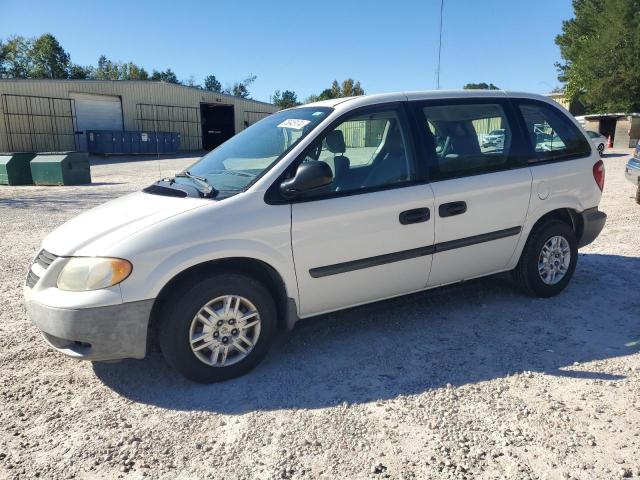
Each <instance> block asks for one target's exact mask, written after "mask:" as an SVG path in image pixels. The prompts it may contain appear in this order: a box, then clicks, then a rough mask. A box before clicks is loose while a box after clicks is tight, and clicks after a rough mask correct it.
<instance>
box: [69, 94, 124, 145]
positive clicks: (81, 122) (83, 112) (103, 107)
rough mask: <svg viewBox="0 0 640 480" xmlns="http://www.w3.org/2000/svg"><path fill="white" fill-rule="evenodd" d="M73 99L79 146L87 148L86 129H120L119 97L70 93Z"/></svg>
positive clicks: (120, 107)
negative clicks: (79, 133)
mask: <svg viewBox="0 0 640 480" xmlns="http://www.w3.org/2000/svg"><path fill="white" fill-rule="evenodd" d="M69 96H70V97H71V98H73V99H74V100H75V105H76V119H77V122H78V131H79V132H82V134H81V135H79V147H80V149H81V150H86V149H87V138H86V131H87V130H122V103H121V102H120V97H114V96H110V95H94V94H90V93H70V94H69Z"/></svg>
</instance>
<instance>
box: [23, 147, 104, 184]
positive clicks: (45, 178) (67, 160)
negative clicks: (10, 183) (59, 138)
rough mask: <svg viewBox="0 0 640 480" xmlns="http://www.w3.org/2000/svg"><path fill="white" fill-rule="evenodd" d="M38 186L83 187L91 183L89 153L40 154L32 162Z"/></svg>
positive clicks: (32, 169)
mask: <svg viewBox="0 0 640 480" xmlns="http://www.w3.org/2000/svg"><path fill="white" fill-rule="evenodd" d="M31 176H32V177H33V183H35V184H36V185H81V184H83V183H91V170H90V167H89V155H88V154H87V152H47V153H39V154H38V155H37V156H36V158H34V159H33V160H31Z"/></svg>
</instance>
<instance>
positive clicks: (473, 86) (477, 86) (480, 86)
mask: <svg viewBox="0 0 640 480" xmlns="http://www.w3.org/2000/svg"><path fill="white" fill-rule="evenodd" d="M462 88H464V89H465V90H500V88H499V87H497V86H495V85H494V84H493V83H485V82H480V83H467V84H466V85H465V86H464V87H462Z"/></svg>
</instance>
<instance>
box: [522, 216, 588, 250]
mask: <svg viewBox="0 0 640 480" xmlns="http://www.w3.org/2000/svg"><path fill="white" fill-rule="evenodd" d="M551 219H554V220H560V221H562V222H564V223H566V224H567V225H569V226H570V227H571V228H572V229H573V231H574V233H575V234H576V239H577V240H578V243H580V238H581V237H582V233H583V232H584V222H583V220H582V216H581V215H580V214H579V213H578V212H577V211H575V210H574V209H572V208H557V209H555V210H551V211H550V212H547V213H545V214H544V215H542V216H541V217H540V218H539V219H538V220H537V221H536V223H534V224H533V226H532V227H531V230H530V231H529V235H528V237H530V236H531V233H532V232H534V231H535V230H536V229H537V228H539V227H540V225H542V224H543V223H545V222H546V221H548V220H551ZM527 239H528V238H527Z"/></svg>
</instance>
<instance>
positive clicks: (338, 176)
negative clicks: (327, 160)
mask: <svg viewBox="0 0 640 480" xmlns="http://www.w3.org/2000/svg"><path fill="white" fill-rule="evenodd" d="M325 143H326V145H327V150H329V151H330V152H331V153H333V154H334V155H333V186H334V188H335V190H342V189H344V188H345V186H346V182H347V180H348V178H349V167H350V166H351V161H350V160H349V158H348V157H345V156H344V155H343V153H344V152H346V151H347V145H346V143H345V141H344V134H343V133H342V130H332V131H331V132H329V134H328V135H327V136H326V137H325Z"/></svg>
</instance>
